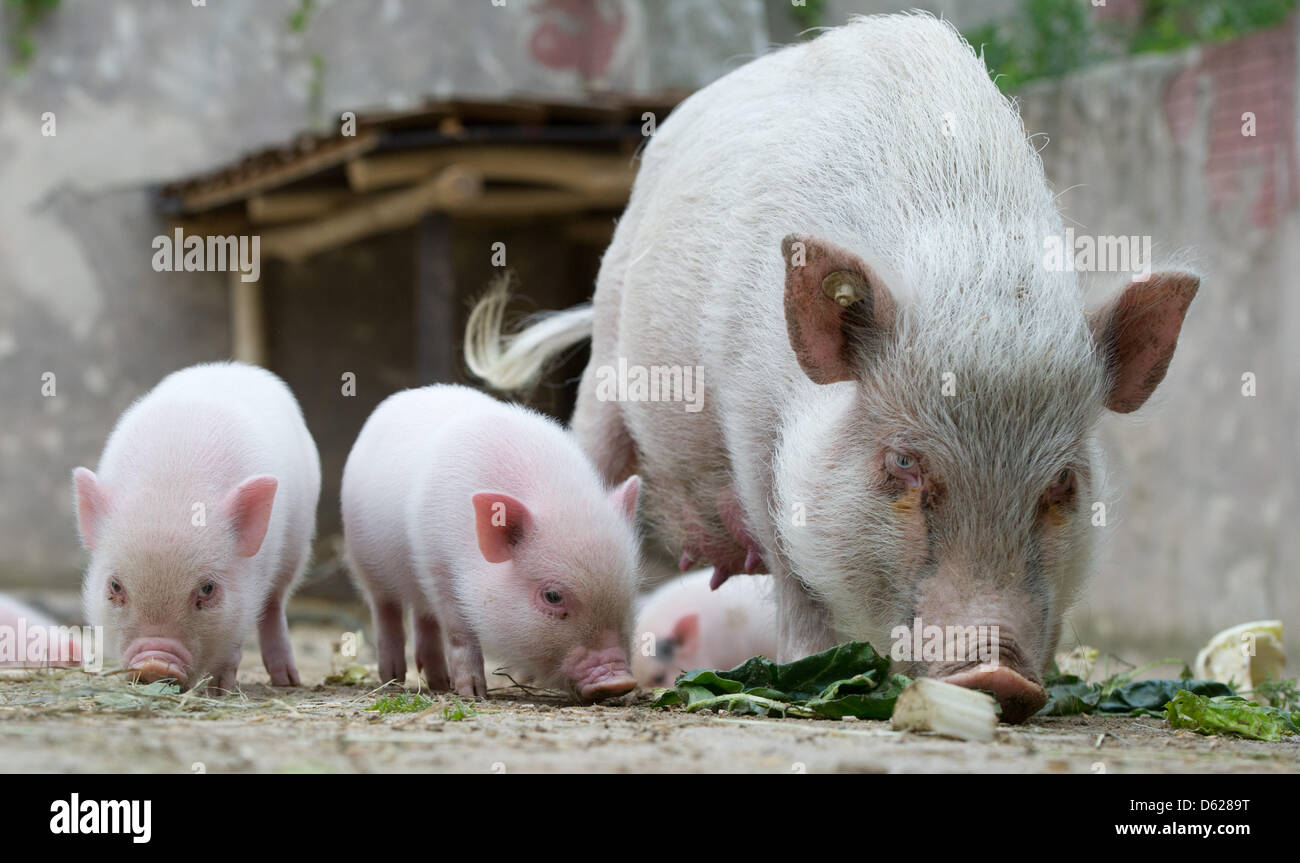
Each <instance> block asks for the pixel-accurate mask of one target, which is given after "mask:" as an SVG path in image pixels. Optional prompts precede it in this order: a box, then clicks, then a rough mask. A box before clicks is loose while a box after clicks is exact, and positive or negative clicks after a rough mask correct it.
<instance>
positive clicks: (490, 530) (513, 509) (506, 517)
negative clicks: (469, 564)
mask: <svg viewBox="0 0 1300 863" xmlns="http://www.w3.org/2000/svg"><path fill="white" fill-rule="evenodd" d="M473 501H474V529H475V531H476V532H477V533H478V550H479V552H480V553H481V554H482V555H483V559H484V560H486V561H487V562H488V563H505V562H506V561H507V560H510V559H512V558H513V557H514V556H515V549H516V548H517V547H518V545H519V543H520V542H522V541H523V539H524V537H525V536H526V535H527V534H528V531H529V530H531V529H532V526H533V516H532V513H530V512H529V511H528V507H526V506H524V505H523V503H522V502H520V501H519V500H516V499H515V498H513V497H511V496H510V495H508V494H501V493H500V492H495V491H481V492H479V493H478V494H476V495H474V497H473Z"/></svg>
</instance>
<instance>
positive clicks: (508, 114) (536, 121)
mask: <svg viewBox="0 0 1300 863" xmlns="http://www.w3.org/2000/svg"><path fill="white" fill-rule="evenodd" d="M685 95H686V94H685V93H684V92H671V93H661V94H656V95H653V96H635V97H632V96H628V97H615V96H598V97H593V98H592V99H591V100H589V101H584V102H576V101H573V102H567V101H559V100H553V99H545V100H538V99H529V98H525V97H516V98H511V99H503V100H495V101H488V100H463V99H455V100H435V99H429V100H426V101H425V102H424V103H422V104H421V105H419V106H416V107H413V108H410V109H406V110H400V111H387V110H377V111H362V112H358V113H357V118H356V134H355V135H353V136H343V135H341V134H337V133H332V134H317V133H304V134H301V135H299V136H298V137H296V138H295V139H294V140H293V141H291V142H289V143H287V144H284V145H281V146H276V147H268V148H266V149H263V150H261V151H259V152H256V153H251V154H249V155H246V156H244V157H243V158H241V159H239V160H238V161H236V162H234V163H233V164H230V165H226V166H223V167H220V168H217V169H215V170H212V171H208V172H205V173H203V174H199V175H196V176H191V177H184V178H181V179H179V180H176V181H174V182H170V183H167V184H165V185H162V186H160V187H158V188H157V189H156V190H155V198H156V201H157V204H158V207H159V209H161V210H162V211H163V212H165V213H167V214H168V215H170V216H173V217H176V218H182V219H183V218H187V217H193V216H197V215H201V214H204V213H208V212H210V211H213V210H217V209H219V208H223V207H230V206H231V205H235V204H242V203H243V202H246V201H248V200H249V199H254V198H257V199H259V202H261V201H264V199H265V196H266V195H267V194H268V193H272V192H274V191H276V190H278V189H282V188H284V187H286V186H291V185H293V184H301V183H303V181H308V180H312V179H313V178H315V179H321V178H329V177H332V176H333V177H336V178H337V176H342V177H347V176H349V175H348V174H347V173H346V172H347V169H348V166H349V165H351V164H352V163H354V162H356V161H357V160H360V159H362V158H363V157H369V156H372V155H376V154H380V153H386V152H390V151H391V152H401V151H413V150H423V151H429V150H432V149H435V148H440V147H456V146H459V147H475V146H480V145H499V144H503V143H509V144H518V145H550V146H552V147H555V146H557V145H565V146H572V147H581V148H593V149H599V148H606V149H610V150H615V151H617V150H618V148H620V147H626V146H627V145H628V144H629V143H634V142H636V141H638V140H639V139H640V138H641V126H642V123H643V120H642V117H643V115H644V114H645V113H646V112H649V113H651V114H653V115H654V116H655V117H656V119H657V121H662V120H663V119H664V117H665V116H666V115H667V114H668V112H669V111H671V110H672V108H673V107H674V106H676V105H677V103H678V102H679V101H680V100H681V99H682V98H683V97H684V96H685ZM566 170H567V169H566ZM353 173H355V169H354V171H353ZM412 182H415V181H414V180H412ZM340 189H342V190H345V187H343V186H341V185H340Z"/></svg>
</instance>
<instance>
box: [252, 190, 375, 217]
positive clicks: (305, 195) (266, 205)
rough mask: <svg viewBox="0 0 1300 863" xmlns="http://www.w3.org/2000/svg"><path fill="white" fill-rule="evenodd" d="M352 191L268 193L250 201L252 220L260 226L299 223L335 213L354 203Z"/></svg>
mask: <svg viewBox="0 0 1300 863" xmlns="http://www.w3.org/2000/svg"><path fill="white" fill-rule="evenodd" d="M356 198H357V196H356V195H355V194H354V193H353V192H352V191H351V190H349V189H343V188H322V189H289V190H286V191H283V192H268V193H265V194H261V195H254V196H253V197H251V198H249V199H248V202H247V209H248V220H249V221H250V222H252V223H253V224H256V225H274V224H282V223H284V222H297V221H300V220H302V219H312V218H317V217H319V216H324V215H326V214H327V213H332V212H334V211H336V210H338V209H340V208H341V207H344V206H346V205H348V204H350V203H352V202H354V201H356Z"/></svg>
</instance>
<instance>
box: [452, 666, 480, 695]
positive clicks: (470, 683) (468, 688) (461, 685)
mask: <svg viewBox="0 0 1300 863" xmlns="http://www.w3.org/2000/svg"><path fill="white" fill-rule="evenodd" d="M454 688H455V690H456V694H457V695H460V696H463V697H465V698H487V677H486V675H484V674H483V672H481V671H479V672H469V673H458V674H457V675H456V679H455V686H454Z"/></svg>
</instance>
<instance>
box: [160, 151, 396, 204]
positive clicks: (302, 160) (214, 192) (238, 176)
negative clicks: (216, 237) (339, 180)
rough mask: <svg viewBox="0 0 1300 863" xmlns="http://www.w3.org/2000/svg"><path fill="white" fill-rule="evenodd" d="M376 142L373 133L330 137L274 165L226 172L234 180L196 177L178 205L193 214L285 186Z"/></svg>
mask: <svg viewBox="0 0 1300 863" xmlns="http://www.w3.org/2000/svg"><path fill="white" fill-rule="evenodd" d="M378 143H379V134H378V133H376V132H361V133H359V134H357V135H355V136H352V137H340V138H331V139H328V140H325V141H322V142H320V143H319V145H318V146H316V147H315V148H314V149H313V150H312V151H311V152H310V153H307V154H305V155H301V156H296V157H293V158H290V159H287V160H286V161H284V162H282V163H280V164H278V165H276V166H275V167H267V168H254V167H252V165H251V164H250V165H248V166H241V167H238V168H233V169H231V170H230V171H228V172H227V173H228V174H229V175H230V176H231V177H232V178H233V179H227V178H226V177H213V178H209V179H205V180H196V181H193V182H192V183H189V184H186V186H185V187H184V189H183V191H182V193H181V207H182V209H183V210H185V211H186V212H190V213H193V212H198V211H201V210H210V209H212V208H213V207H219V206H221V205H223V204H229V203H233V202H235V201H242V200H243V199H245V198H247V197H249V196H251V195H255V194H257V193H259V192H263V191H266V190H268V189H274V188H278V187H280V186H285V185H288V184H289V183H292V182H295V181H297V180H301V179H304V178H306V177H310V176H312V175H313V174H317V173H319V172H321V171H325V170H328V169H330V168H334V167H337V166H339V165H342V164H343V163H345V162H347V161H348V160H349V159H355V158H357V157H358V156H362V155H364V154H366V153H368V152H370V151H371V150H373V149H374V148H375V146H376V145H377V144H378Z"/></svg>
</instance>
